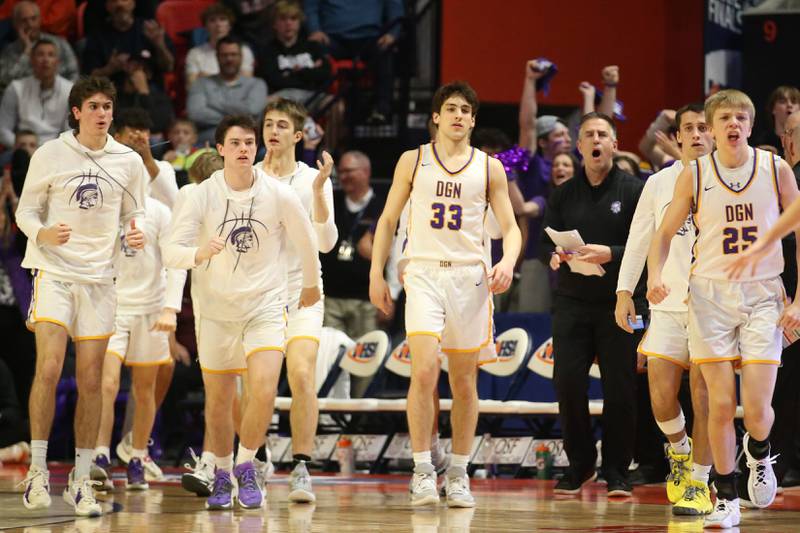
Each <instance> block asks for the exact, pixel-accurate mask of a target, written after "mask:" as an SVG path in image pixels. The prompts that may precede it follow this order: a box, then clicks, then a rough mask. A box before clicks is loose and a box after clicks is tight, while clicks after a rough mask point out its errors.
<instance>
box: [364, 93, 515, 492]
mask: <svg viewBox="0 0 800 533" xmlns="http://www.w3.org/2000/svg"><path fill="white" fill-rule="evenodd" d="M432 110H433V113H432V116H433V121H434V123H435V124H436V125H437V127H438V131H437V136H436V141H435V142H433V143H430V144H426V145H422V146H420V147H419V148H418V149H417V150H411V151H407V152H405V153H404V154H403V155H402V156H401V157H400V160H399V161H398V163H397V168H396V169H395V176H394V181H393V183H392V188H391V190H390V191H389V197H388V199H387V202H386V206H385V208H384V211H383V214H382V215H381V218H380V219H379V221H378V225H377V228H376V233H375V242H374V244H373V256H372V266H371V269H370V300H371V301H372V303H373V304H374V305H375V306H376V307H378V309H380V310H381V311H383V312H384V313H386V312H388V311H389V308H390V306H391V303H392V302H391V294H390V292H389V287H388V285H387V284H386V281H385V280H384V277H383V270H384V265H385V264H386V259H387V256H388V255H389V248H390V246H391V241H392V235H393V233H394V230H395V228H396V226H397V221H398V218H399V216H400V213H401V211H402V210H403V206H404V205H405V204H406V202H407V201H409V200H410V202H411V203H410V207H409V209H410V212H409V228H408V243H407V245H406V247H405V251H404V259H405V260H406V261H407V262H408V264H407V266H406V267H405V271H404V274H403V275H404V286H405V290H406V297H407V301H406V331H407V335H408V341H409V348H410V350H411V385H410V388H409V391H408V425H409V433H410V436H411V447H412V450H413V457H414V475H413V477H412V480H411V487H410V489H411V490H410V496H411V504H412V505H426V504H433V503H436V502H438V501H439V494H438V492H437V490H436V474H435V470H434V467H433V465H432V464H431V451H430V439H431V428H432V427H433V411H434V409H433V402H432V398H433V389H434V387H435V386H436V377H437V375H438V365H439V361H438V351H439V343H440V342H441V345H442V351H443V352H444V353H445V354H447V355H448V357H449V370H450V372H449V376H448V377H449V379H450V387H451V389H452V392H453V411H452V415H451V416H452V422H453V455H452V457H451V462H450V467H449V468H448V470H447V473H446V478H447V479H446V495H447V502H448V505H450V506H454V507H473V506H474V505H475V500H474V498H473V497H472V494H471V493H470V491H469V479H468V477H467V473H466V468H467V463H468V460H469V455H468V454H469V452H470V449H471V446H472V440H473V437H474V434H475V426H476V424H477V418H478V398H477V390H476V379H477V376H476V374H477V363H478V353H479V351H480V350H481V349H482V348H485V347H486V346H488V345H489V344H490V343H492V342H493V338H492V336H493V335H492V333H493V332H492V329H493V328H492V303H491V292H492V291H493V292H497V293H499V292H503V291H505V290H507V289H508V286H509V285H510V283H511V277H512V273H513V269H514V263H515V262H516V259H517V256H518V255H519V250H520V245H521V242H520V241H521V238H520V232H519V228H518V227H517V225H516V223H515V221H514V215H513V212H512V209H511V203H510V201H509V198H508V185H507V182H506V178H505V172H504V170H503V166H502V164H501V163H500V162H499V161H497V160H495V159H492V158H489V157H488V156H487V155H486V154H485V153H483V152H481V151H480V150H477V149H475V148H472V147H470V145H469V136H470V131H471V130H472V129H473V128H474V126H475V115H476V113H477V111H478V98H477V95H476V94H475V91H474V90H473V89H472V88H471V87H470V86H469V85H468V84H467V83H465V82H454V83H451V84H449V85H445V86H443V87H440V88H439V89H438V90H437V91H436V94H434V97H433V106H432ZM490 204H491V206H492V209H493V210H494V212H495V215H496V216H497V220H498V222H499V224H500V227H501V229H502V235H503V252H504V253H503V259H502V260H501V261H500V262H499V263H498V264H497V265H496V266H495V267H494V268H492V269H491V271H490V272H489V271H488V265H487V264H486V263H485V254H484V245H483V239H484V219H485V217H486V214H487V211H488V208H489V205H490Z"/></svg>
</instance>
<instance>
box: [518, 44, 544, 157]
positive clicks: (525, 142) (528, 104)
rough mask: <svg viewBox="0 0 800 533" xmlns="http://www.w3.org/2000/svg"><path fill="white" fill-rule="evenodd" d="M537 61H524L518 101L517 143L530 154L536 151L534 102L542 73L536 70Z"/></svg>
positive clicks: (535, 111) (537, 106) (537, 109)
mask: <svg viewBox="0 0 800 533" xmlns="http://www.w3.org/2000/svg"><path fill="white" fill-rule="evenodd" d="M537 65H538V63H537V62H536V60H535V59H531V60H529V61H528V62H527V63H525V78H524V81H523V82H522V83H523V84H522V97H521V98H520V101H519V141H518V144H519V145H520V146H522V147H523V148H527V149H528V150H530V151H531V153H532V154H535V153H536V149H537V148H538V145H537V143H536V114H537V113H538V112H539V105H538V103H537V102H536V80H538V79H539V78H541V77H542V76H543V75H544V72H542V71H540V70H537Z"/></svg>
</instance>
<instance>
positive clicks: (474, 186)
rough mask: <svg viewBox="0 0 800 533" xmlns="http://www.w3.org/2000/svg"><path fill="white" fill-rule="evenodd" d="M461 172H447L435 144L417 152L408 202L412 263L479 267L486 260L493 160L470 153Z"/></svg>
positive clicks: (408, 251)
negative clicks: (485, 220) (490, 162)
mask: <svg viewBox="0 0 800 533" xmlns="http://www.w3.org/2000/svg"><path fill="white" fill-rule="evenodd" d="M470 150H471V152H470V157H469V160H468V161H467V163H466V164H465V165H464V166H463V167H462V168H460V169H446V168H445V166H444V164H443V163H442V161H441V159H440V157H439V155H438V154H437V153H436V148H435V144H433V143H431V144H424V145H422V146H420V147H419V150H418V152H417V162H416V166H415V169H414V175H413V177H412V181H411V196H410V198H409V217H408V228H407V233H408V243H407V244H406V247H405V250H404V252H403V256H404V258H405V259H408V260H423V261H447V262H449V263H451V264H453V265H455V264H462V265H464V264H477V263H480V262H485V261H486V255H485V254H484V248H483V246H484V242H483V241H484V230H483V224H484V217H485V216H486V211H487V207H488V198H487V195H488V191H489V159H488V156H487V155H486V154H485V153H484V152H482V151H480V150H478V149H476V148H470Z"/></svg>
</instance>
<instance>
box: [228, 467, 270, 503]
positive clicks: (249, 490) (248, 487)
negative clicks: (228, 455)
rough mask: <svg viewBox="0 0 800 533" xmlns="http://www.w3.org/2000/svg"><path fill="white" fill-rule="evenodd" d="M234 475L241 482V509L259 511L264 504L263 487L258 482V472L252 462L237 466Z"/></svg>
mask: <svg viewBox="0 0 800 533" xmlns="http://www.w3.org/2000/svg"><path fill="white" fill-rule="evenodd" d="M233 475H235V476H236V481H238V482H239V507H242V508H244V509H258V508H259V507H261V504H262V503H263V502H264V497H263V495H262V494H261V487H260V485H259V482H258V472H256V469H255V467H254V466H253V462H252V461H247V462H246V463H242V464H240V465H236V468H234V469H233Z"/></svg>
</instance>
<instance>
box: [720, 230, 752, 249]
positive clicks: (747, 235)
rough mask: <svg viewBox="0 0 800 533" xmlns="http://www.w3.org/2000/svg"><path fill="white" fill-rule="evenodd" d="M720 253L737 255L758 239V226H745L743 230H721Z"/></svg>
mask: <svg viewBox="0 0 800 533" xmlns="http://www.w3.org/2000/svg"><path fill="white" fill-rule="evenodd" d="M722 235H723V236H724V238H723V239H722V253H723V254H726V255H728V254H738V253H739V252H744V251H745V250H747V247H748V246H750V245H751V244H753V243H754V242H756V239H758V226H745V227H743V228H732V227H727V228H725V229H723V230H722Z"/></svg>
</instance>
